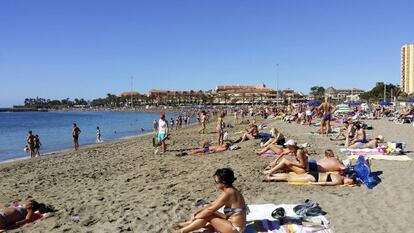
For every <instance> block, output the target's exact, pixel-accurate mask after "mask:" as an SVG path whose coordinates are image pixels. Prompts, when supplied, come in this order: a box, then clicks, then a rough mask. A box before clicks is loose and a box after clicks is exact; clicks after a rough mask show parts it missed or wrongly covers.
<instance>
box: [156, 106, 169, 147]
mask: <svg viewBox="0 0 414 233" xmlns="http://www.w3.org/2000/svg"><path fill="white" fill-rule="evenodd" d="M167 137H168V122H167V121H166V120H165V114H164V113H161V116H160V120H159V121H158V134H157V142H158V143H161V148H162V153H165V151H167V144H165V140H166V139H167Z"/></svg>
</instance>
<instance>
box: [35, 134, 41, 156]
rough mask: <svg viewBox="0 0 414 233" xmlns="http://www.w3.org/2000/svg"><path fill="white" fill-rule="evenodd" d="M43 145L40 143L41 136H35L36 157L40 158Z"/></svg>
mask: <svg viewBox="0 0 414 233" xmlns="http://www.w3.org/2000/svg"><path fill="white" fill-rule="evenodd" d="M41 145H42V143H41V142H40V138H39V135H37V134H36V136H35V154H36V156H40V146H41Z"/></svg>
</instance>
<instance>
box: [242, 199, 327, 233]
mask: <svg viewBox="0 0 414 233" xmlns="http://www.w3.org/2000/svg"><path fill="white" fill-rule="evenodd" d="M295 206H297V205H285V204H284V205H274V204H263V205H248V207H249V210H250V213H249V214H248V215H247V225H246V233H264V232H266V233H269V232H272V233H279V232H280V233H286V232H289V233H290V232H292V233H293V232H303V233H310V232H318V233H323V232H327V233H328V232H333V231H332V229H331V228H330V227H329V221H328V220H327V219H326V217H325V216H322V215H320V216H315V217H309V218H306V219H307V221H309V222H312V223H314V225H313V224H311V225H312V226H311V225H309V226H305V225H300V223H298V222H296V221H287V222H288V223H286V224H284V225H281V223H280V221H279V220H276V219H274V218H273V217H272V212H273V211H274V210H275V209H276V208H280V207H282V208H284V209H285V213H286V216H288V218H291V219H297V218H299V216H298V215H297V214H295V211H294V210H293V208H294V207H295ZM294 222H296V223H298V224H295V223H294Z"/></svg>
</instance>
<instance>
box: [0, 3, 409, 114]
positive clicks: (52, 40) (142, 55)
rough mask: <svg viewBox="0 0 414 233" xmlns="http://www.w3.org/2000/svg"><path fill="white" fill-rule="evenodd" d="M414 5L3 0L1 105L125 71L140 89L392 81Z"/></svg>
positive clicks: (118, 83) (67, 91) (101, 88)
mask: <svg viewBox="0 0 414 233" xmlns="http://www.w3.org/2000/svg"><path fill="white" fill-rule="evenodd" d="M413 12H414V1H411V0H387V1H386V0H335V1H332V0H255V1H253V0H251V1H246V0H234V1H233V0H226V1H223V0H208V1H201V0H198V1H197V0H175V1H174V0H165V1H161V0H142V1H139V0H138V1H137V0H122V1H119V0H70V1H69V0H67V1H63V0H36V1H35V0H28V1H18V0H17V1H16V0H1V1H0V107H7V106H12V105H19V104H23V101H24V99H25V98H33V97H37V96H38V97H42V98H49V99H64V98H71V99H74V98H85V99H89V100H90V99H94V98H99V97H104V96H106V94H107V93H113V94H120V93H121V92H123V91H129V90H130V89H131V77H133V89H134V91H138V92H141V93H145V92H147V91H148V90H149V89H174V90H210V89H214V88H215V87H216V85H218V84H227V85H237V84H239V85H256V84H259V83H265V84H266V85H267V86H268V87H271V88H275V89H276V88H279V89H285V88H292V89H295V90H298V91H302V92H304V93H308V92H309V89H310V87H312V86H315V85H317V86H324V87H328V86H334V87H337V88H352V87H356V88H362V89H370V88H372V87H373V86H374V85H375V83H376V82H378V81H384V82H388V83H394V84H399V82H400V50H401V47H402V46H403V45H404V44H407V43H414V30H413V29H414V13H413ZM277 64H279V66H277ZM277 80H278V81H277Z"/></svg>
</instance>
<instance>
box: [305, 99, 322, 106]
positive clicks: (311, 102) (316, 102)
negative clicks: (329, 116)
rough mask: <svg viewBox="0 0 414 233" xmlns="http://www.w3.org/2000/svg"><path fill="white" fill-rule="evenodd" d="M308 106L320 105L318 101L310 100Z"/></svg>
mask: <svg viewBox="0 0 414 233" xmlns="http://www.w3.org/2000/svg"><path fill="white" fill-rule="evenodd" d="M308 105H309V106H315V107H318V106H319V105H321V103H319V101H317V100H311V101H309V102H308Z"/></svg>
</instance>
